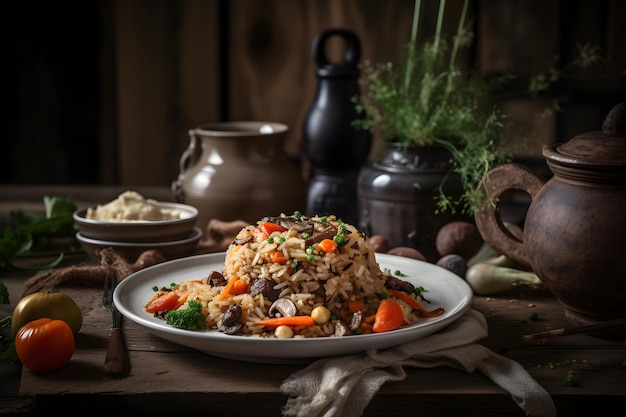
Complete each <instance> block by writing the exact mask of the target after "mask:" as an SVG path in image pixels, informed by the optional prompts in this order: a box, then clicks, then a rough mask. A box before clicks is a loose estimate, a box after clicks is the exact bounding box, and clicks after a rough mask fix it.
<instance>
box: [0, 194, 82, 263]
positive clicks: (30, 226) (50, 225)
mask: <svg viewBox="0 0 626 417" xmlns="http://www.w3.org/2000/svg"><path fill="white" fill-rule="evenodd" d="M44 207H45V214H44V215H42V214H38V213H27V212H24V211H21V210H16V211H12V212H11V213H10V214H9V217H10V218H11V220H13V222H14V223H16V225H15V226H13V227H11V226H7V227H5V229H4V232H3V234H2V236H0V271H39V270H46V269H50V268H54V267H55V266H57V265H59V263H60V262H61V261H62V260H63V257H64V253H63V252H59V253H58V255H57V257H56V259H54V260H53V261H52V262H49V263H46V264H44V265H34V266H17V265H16V264H15V262H16V261H17V260H18V259H19V258H21V257H24V256H26V255H28V254H32V253H36V252H37V251H40V250H43V249H45V248H46V246H47V245H48V244H49V243H50V240H51V239H53V238H55V237H70V238H72V237H73V236H74V233H75V231H76V225H75V224H74V218H73V213H74V211H75V210H76V206H75V205H74V203H72V202H71V201H69V200H67V199H65V198H63V197H48V196H46V197H44ZM76 247H77V248H78V244H77V243H76Z"/></svg>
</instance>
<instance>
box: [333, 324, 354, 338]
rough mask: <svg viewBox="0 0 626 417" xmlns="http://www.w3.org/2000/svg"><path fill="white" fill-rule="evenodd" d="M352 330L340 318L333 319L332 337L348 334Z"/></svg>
mask: <svg viewBox="0 0 626 417" xmlns="http://www.w3.org/2000/svg"><path fill="white" fill-rule="evenodd" d="M351 334H352V331H350V329H349V328H348V326H346V325H345V324H344V323H343V322H341V320H337V321H335V334H334V335H333V336H334V337H342V336H350V335H351Z"/></svg>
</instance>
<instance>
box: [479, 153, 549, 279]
mask: <svg viewBox="0 0 626 417" xmlns="http://www.w3.org/2000/svg"><path fill="white" fill-rule="evenodd" d="M544 183H545V180H544V179H543V178H542V177H541V176H539V175H538V174H536V173H535V172H533V171H531V170H530V169H528V168H527V167H525V166H524V165H521V164H517V163H508V164H504V165H500V166H498V167H496V168H494V169H492V170H491V171H489V172H488V173H487V174H486V175H485V176H484V177H483V179H482V180H481V181H480V183H479V184H478V189H479V190H481V191H483V192H484V193H485V194H486V195H487V196H488V198H490V199H491V201H494V204H490V203H486V204H484V205H483V206H481V208H480V209H479V210H478V211H477V212H476V213H475V214H474V220H475V221H476V227H477V228H478V231H479V232H480V234H481V236H482V237H483V240H484V241H485V242H486V243H487V244H489V245H490V246H491V247H492V248H494V249H495V250H496V251H497V252H498V253H500V254H503V255H506V256H507V257H508V258H510V259H512V260H513V261H515V262H517V263H518V264H520V265H522V266H526V267H530V263H529V261H528V257H527V255H526V249H525V247H524V241H523V240H522V239H520V238H518V237H516V236H515V235H514V234H513V233H511V231H509V229H507V227H506V226H505V225H504V223H503V221H502V218H501V216H500V207H499V202H498V201H499V199H500V197H501V196H502V194H503V193H504V192H505V191H507V190H521V191H525V192H527V193H528V194H529V195H530V198H531V201H532V200H533V199H534V198H535V197H536V196H537V194H538V193H539V191H540V190H541V188H542V187H543V185H544Z"/></svg>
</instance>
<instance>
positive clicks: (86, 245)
mask: <svg viewBox="0 0 626 417" xmlns="http://www.w3.org/2000/svg"><path fill="white" fill-rule="evenodd" d="M201 236H202V231H201V230H200V228H198V227H194V228H193V229H192V231H191V232H189V233H188V234H187V236H186V237H185V238H183V239H180V240H173V241H167V242H116V241H108V240H100V239H92V238H89V237H87V236H85V235H83V234H82V233H81V232H77V233H76V239H78V241H79V242H80V244H81V246H82V247H83V249H84V250H85V252H86V253H87V255H89V257H90V258H91V259H93V260H95V261H99V260H100V250H102V249H105V248H113V249H114V250H116V251H117V252H119V253H120V254H121V255H122V256H124V258H126V260H128V261H129V262H134V261H135V260H137V258H138V257H139V255H141V254H142V253H143V252H145V251H147V250H150V249H156V250H158V251H160V252H161V253H162V254H163V256H165V258H167V260H170V259H176V258H182V257H185V256H188V255H191V254H192V253H193V251H194V249H195V248H196V245H197V244H198V241H199V240H200V237H201Z"/></svg>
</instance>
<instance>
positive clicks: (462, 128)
mask: <svg viewBox="0 0 626 417" xmlns="http://www.w3.org/2000/svg"><path fill="white" fill-rule="evenodd" d="M420 5H421V2H420V0H416V2H415V12H414V19H413V25H412V35H411V40H410V42H409V44H408V45H407V49H406V52H405V57H404V59H403V62H401V63H400V65H394V64H393V63H391V62H386V63H381V64H378V65H375V66H372V65H371V64H370V63H369V62H365V63H364V66H363V75H364V77H363V81H364V83H363V86H362V87H363V88H362V92H363V94H362V95H361V97H359V98H355V105H356V109H357V111H358V112H359V113H360V114H361V115H362V116H363V118H362V119H359V120H357V121H355V122H354V124H355V126H356V127H357V128H361V129H365V130H369V131H371V132H372V133H374V134H375V135H377V136H379V137H380V138H382V139H383V140H384V141H394V142H398V143H400V144H402V145H403V146H406V147H409V146H418V147H421V146H439V147H442V148H444V149H446V150H448V151H449V152H450V154H451V167H450V171H449V173H448V176H447V177H446V179H444V181H443V182H442V183H441V184H440V187H439V193H438V196H437V197H436V199H437V211H438V212H440V211H441V212H443V211H446V210H450V211H451V212H452V213H454V212H455V211H456V210H457V209H460V210H462V211H463V212H466V213H470V214H472V213H474V212H475V211H476V209H477V208H478V207H479V206H480V205H481V204H483V203H484V202H485V199H486V196H484V195H482V194H481V193H480V192H479V191H477V190H476V186H477V184H478V182H479V181H480V180H481V179H482V178H483V176H484V175H485V174H486V173H487V172H488V171H490V170H491V169H492V168H493V167H494V166H496V165H498V164H501V163H504V162H508V161H509V157H510V155H509V154H508V152H507V150H506V149H505V148H504V147H503V146H502V143H503V138H504V129H505V119H506V115H505V114H504V113H503V112H502V111H501V110H500V109H499V108H498V107H497V105H496V97H497V93H498V92H499V91H500V90H501V89H502V88H503V86H504V85H506V82H507V81H509V80H510V79H511V78H512V76H511V75H505V76H503V77H499V78H497V79H492V80H487V79H484V78H481V77H478V76H474V75H472V74H466V73H464V72H463V71H462V70H461V69H460V68H459V66H458V65H457V63H456V58H457V55H458V52H459V50H460V49H461V48H463V47H466V46H468V45H470V44H471V42H472V37H471V35H470V32H469V31H468V30H467V28H466V27H465V19H466V13H467V6H468V1H467V0H466V1H465V2H464V5H463V10H462V13H461V17H460V19H459V24H458V29H457V33H456V35H455V36H454V38H453V42H452V48H451V50H450V51H449V50H448V42H447V41H446V40H445V39H444V38H443V36H442V33H441V27H442V22H443V17H444V14H445V1H443V0H441V1H440V7H439V14H438V19H437V27H436V32H435V37H434V39H433V41H431V42H424V43H423V45H420V44H419V43H418V41H417V36H416V34H417V25H418V22H419V9H420ZM448 52H449V53H448ZM452 173H456V174H458V176H459V177H460V181H461V183H462V187H463V193H462V195H461V196H460V197H458V199H455V197H453V196H450V195H448V194H447V193H446V192H445V187H444V186H445V182H446V181H447V179H448V177H449V176H450V174H452Z"/></svg>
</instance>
